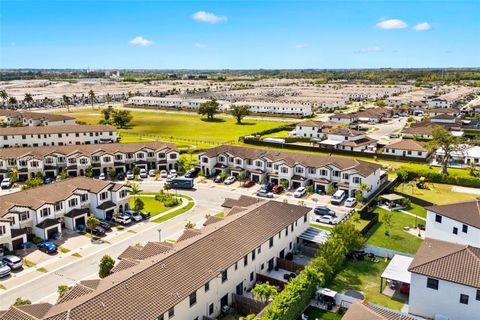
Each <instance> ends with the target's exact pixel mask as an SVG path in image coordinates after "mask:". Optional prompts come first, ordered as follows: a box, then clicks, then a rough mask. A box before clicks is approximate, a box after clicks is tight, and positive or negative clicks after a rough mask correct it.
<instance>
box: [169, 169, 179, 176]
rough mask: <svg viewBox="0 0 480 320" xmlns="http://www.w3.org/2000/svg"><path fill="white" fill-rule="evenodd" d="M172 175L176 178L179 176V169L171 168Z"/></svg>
mask: <svg viewBox="0 0 480 320" xmlns="http://www.w3.org/2000/svg"><path fill="white" fill-rule="evenodd" d="M170 175H172V176H173V177H174V178H176V177H177V170H175V169H171V170H170Z"/></svg>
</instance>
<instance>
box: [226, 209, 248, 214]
mask: <svg viewBox="0 0 480 320" xmlns="http://www.w3.org/2000/svg"><path fill="white" fill-rule="evenodd" d="M245 210H246V209H245V208H244V207H233V208H231V209H230V210H229V211H228V212H227V213H225V216H229V215H231V214H236V213H239V212H242V211H245Z"/></svg>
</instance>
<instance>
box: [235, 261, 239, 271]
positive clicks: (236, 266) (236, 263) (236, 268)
mask: <svg viewBox="0 0 480 320" xmlns="http://www.w3.org/2000/svg"><path fill="white" fill-rule="evenodd" d="M237 270H238V262H235V271H237Z"/></svg>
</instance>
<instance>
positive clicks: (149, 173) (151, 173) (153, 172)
mask: <svg viewBox="0 0 480 320" xmlns="http://www.w3.org/2000/svg"><path fill="white" fill-rule="evenodd" d="M148 175H149V176H150V177H155V170H153V169H150V170H149V171H148Z"/></svg>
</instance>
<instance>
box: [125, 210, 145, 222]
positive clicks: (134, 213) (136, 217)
mask: <svg viewBox="0 0 480 320" xmlns="http://www.w3.org/2000/svg"><path fill="white" fill-rule="evenodd" d="M124 214H125V215H126V216H128V217H129V218H130V219H131V220H133V221H136V222H138V221H142V216H141V215H140V213H138V212H137V211H135V210H125V213H124Z"/></svg>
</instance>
